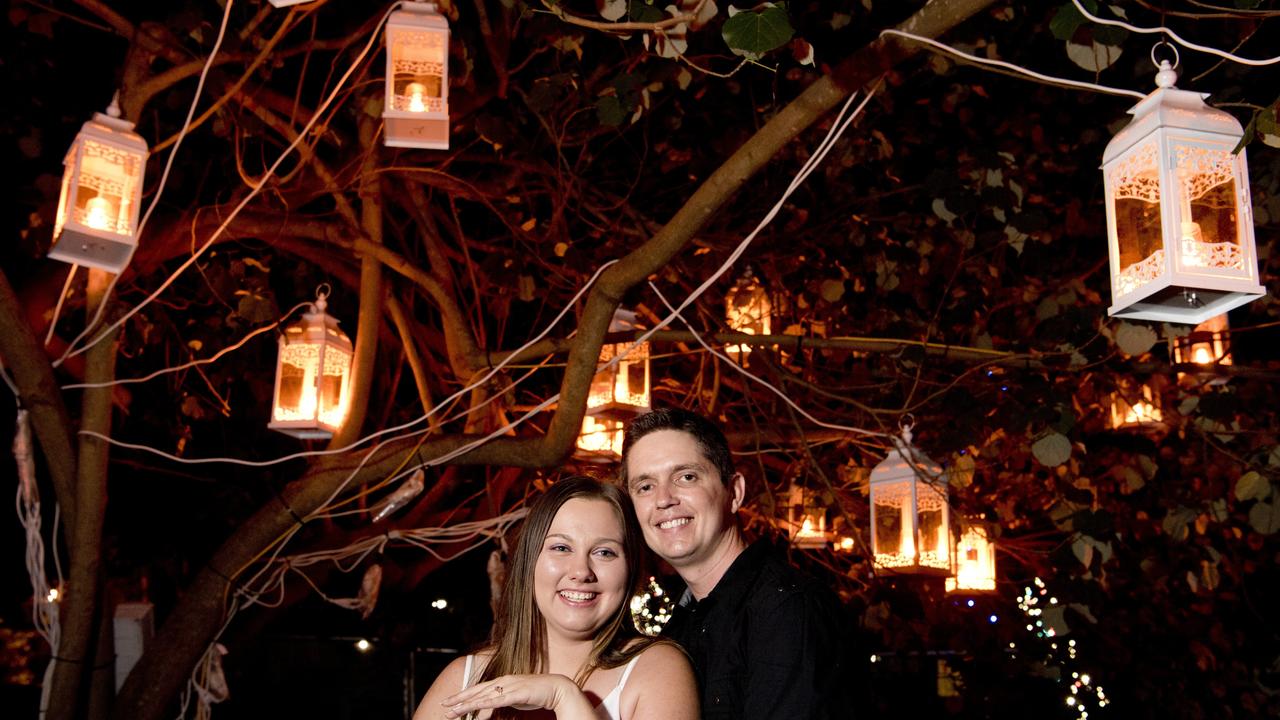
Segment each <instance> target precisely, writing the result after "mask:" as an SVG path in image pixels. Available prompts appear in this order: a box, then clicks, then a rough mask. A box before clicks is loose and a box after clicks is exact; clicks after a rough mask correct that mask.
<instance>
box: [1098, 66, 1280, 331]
mask: <svg viewBox="0 0 1280 720" xmlns="http://www.w3.org/2000/svg"><path fill="white" fill-rule="evenodd" d="M1153 59H1154V57H1153ZM1176 79H1177V73H1175V72H1174V70H1173V66H1171V65H1170V64H1169V62H1168V61H1167V60H1165V61H1161V62H1160V72H1159V73H1157V74H1156V85H1158V86H1159V87H1158V89H1157V90H1156V91H1155V92H1153V93H1151V94H1150V95H1148V96H1147V97H1146V98H1144V99H1143V100H1142V101H1141V102H1139V103H1138V104H1137V105H1135V106H1133V108H1132V109H1131V110H1129V112H1130V113H1131V114H1132V115H1133V120H1132V121H1131V122H1130V123H1129V125H1128V126H1126V127H1125V128H1124V129H1123V130H1121V131H1120V132H1119V133H1118V134H1117V135H1116V136H1115V138H1113V139H1112V140H1111V143H1110V144H1108V145H1107V149H1106V151H1105V152H1104V153H1103V156H1102V174H1103V178H1104V180H1105V183H1106V205H1107V238H1108V245H1109V249H1110V256H1111V300H1112V305H1111V307H1110V308H1109V309H1108V311H1107V312H1108V313H1110V314H1111V315H1114V316H1116V317H1125V318H1133V319H1137V320H1163V321H1166V322H1177V323H1187V324H1192V325H1194V324H1197V323H1202V322H1204V321H1205V320H1208V319H1209V318H1211V317H1213V316H1214V315H1218V314H1221V313H1224V312H1226V311H1227V310H1230V309H1231V308H1234V307H1237V306H1239V305H1244V304H1245V303H1248V302H1250V301H1252V300H1255V299H1257V298H1259V297H1261V296H1262V295H1263V294H1264V293H1265V292H1266V290H1265V289H1264V288H1263V287H1262V285H1261V284H1259V282H1258V259H1257V252H1256V250H1255V246H1254V237H1253V214H1252V208H1251V201H1250V195H1249V171H1248V166H1247V164H1246V162H1245V152H1244V150H1243V149H1241V150H1240V152H1239V153H1235V152H1233V150H1234V149H1235V147H1236V145H1237V144H1238V143H1239V142H1240V138H1241V136H1242V135H1243V130H1242V128H1241V127H1240V123H1239V122H1238V121H1237V120H1236V119H1235V118H1234V117H1232V116H1231V115H1230V114H1228V113H1225V112H1223V111H1221V110H1217V109H1214V108H1211V107H1209V106H1207V105H1205V104H1204V98H1206V97H1208V95H1205V94H1201V93H1195V92H1189V91H1186V90H1179V89H1177V88H1175V87H1174V86H1173V83H1174V80H1176Z"/></svg>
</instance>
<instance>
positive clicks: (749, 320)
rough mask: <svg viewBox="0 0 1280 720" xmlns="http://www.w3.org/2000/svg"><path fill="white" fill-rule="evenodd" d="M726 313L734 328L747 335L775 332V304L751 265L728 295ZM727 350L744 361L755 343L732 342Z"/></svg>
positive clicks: (725, 299)
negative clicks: (739, 343)
mask: <svg viewBox="0 0 1280 720" xmlns="http://www.w3.org/2000/svg"><path fill="white" fill-rule="evenodd" d="M724 314H725V322H726V324H728V326H729V328H730V329H731V330H734V331H737V332H740V333H746V334H747V335H768V334H769V333H770V332H772V323H773V303H772V302H771V301H770V300H769V291H768V290H766V289H765V287H764V285H762V284H761V283H760V281H759V280H758V279H757V278H756V276H755V273H753V272H751V270H750V269H749V268H748V269H747V270H746V271H745V272H743V273H742V277H740V278H738V282H737V283H735V284H734V286H733V287H732V288H730V289H729V292H728V293H727V294H726V295H725V296H724ZM725 352H727V353H728V354H729V355H730V356H734V357H736V358H738V359H739V361H741V360H745V359H746V355H747V354H748V353H750V352H751V346H750V345H730V346H728V347H726V348H725Z"/></svg>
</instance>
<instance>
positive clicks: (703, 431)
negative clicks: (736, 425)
mask: <svg viewBox="0 0 1280 720" xmlns="http://www.w3.org/2000/svg"><path fill="white" fill-rule="evenodd" d="M659 430H679V431H680V432H685V433H689V435H691V436H693V439H694V441H695V442H697V443H698V447H699V449H701V450H702V454H703V456H705V457H706V459H707V460H708V461H710V462H711V464H712V465H714V466H715V468H716V470H718V471H719V472H720V482H722V483H724V484H725V485H726V486H728V485H729V483H730V481H731V480H732V479H733V475H734V470H733V455H732V454H730V452H729V441H728V440H726V439H725V437H724V433H723V432H721V431H720V428H719V427H718V426H717V425H716V424H715V423H713V422H711V421H710V420H708V419H707V418H705V417H703V416H701V415H699V414H697V413H695V412H690V411H688V410H682V409H680V408H660V409H658V410H653V411H651V412H647V413H645V414H644V415H641V416H640V417H638V418H636V419H635V420H632V421H631V422H630V423H629V424H628V425H627V428H626V430H625V431H624V432H623V436H622V470H621V478H622V484H623V486H625V485H626V484H627V456H628V455H629V454H630V453H631V446H632V445H635V443H636V442H637V441H638V440H639V439H640V438H642V437H644V436H645V435H648V434H649V433H652V432H657V431H659Z"/></svg>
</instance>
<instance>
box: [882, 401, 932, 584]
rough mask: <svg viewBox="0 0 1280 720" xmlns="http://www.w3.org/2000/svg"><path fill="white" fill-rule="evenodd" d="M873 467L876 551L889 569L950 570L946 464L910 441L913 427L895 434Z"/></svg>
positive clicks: (911, 571)
mask: <svg viewBox="0 0 1280 720" xmlns="http://www.w3.org/2000/svg"><path fill="white" fill-rule="evenodd" d="M893 440H894V448H893V449H892V450H890V451H889V455H888V457H886V458H885V459H884V460H883V461H881V462H880V464H879V465H877V466H875V468H874V469H872V471H871V551H872V554H873V555H874V557H875V564H876V567H877V568H878V569H880V570H883V571H886V572H890V573H902V574H916V575H950V574H951V529H950V524H949V521H948V512H947V510H948V508H947V481H946V478H945V476H944V475H943V473H942V467H941V466H939V465H938V464H937V463H935V462H934V461H932V460H930V459H929V458H928V457H926V456H925V455H924V453H922V452H920V451H919V450H918V449H916V448H915V447H914V446H912V445H911V428H910V427H909V426H908V427H906V428H904V430H903V433H902V438H901V439H899V438H894V439H893Z"/></svg>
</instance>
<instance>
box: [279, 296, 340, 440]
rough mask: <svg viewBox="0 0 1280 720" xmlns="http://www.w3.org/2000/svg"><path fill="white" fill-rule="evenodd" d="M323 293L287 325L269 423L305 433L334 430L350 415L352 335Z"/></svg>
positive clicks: (315, 436) (319, 435)
mask: <svg viewBox="0 0 1280 720" xmlns="http://www.w3.org/2000/svg"><path fill="white" fill-rule="evenodd" d="M326 306H327V303H326V302H325V295H324V294H323V293H321V294H320V295H319V296H318V297H317V298H316V301H315V303H314V304H313V305H312V307H311V311H310V312H308V313H305V314H303V316H302V320H301V321H299V322H297V323H295V324H293V325H290V326H289V327H287V328H285V330H284V334H283V335H282V336H281V338H280V356H279V360H278V361H277V363H276V389H275V402H274V404H273V406H272V410H271V422H270V423H268V424H267V427H269V428H271V429H273V430H279V431H280V432H282V433H285V434H287V435H292V436H294V437H296V438H303V439H323V438H329V437H332V436H333V433H334V432H336V431H337V429H338V428H339V427H341V426H342V423H343V422H344V421H345V420H346V419H347V407H348V405H349V404H350V398H349V397H348V393H347V389H348V388H347V385H348V382H349V381H350V375H351V340H350V339H348V338H347V336H346V334H345V333H343V332H342V331H341V330H339V329H338V321H337V320H336V319H335V318H334V317H333V316H331V315H328V314H326V313H325V308H326Z"/></svg>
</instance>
